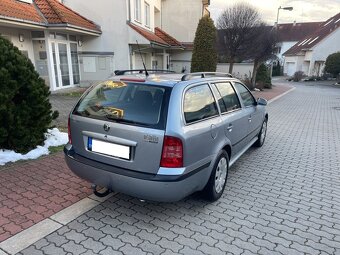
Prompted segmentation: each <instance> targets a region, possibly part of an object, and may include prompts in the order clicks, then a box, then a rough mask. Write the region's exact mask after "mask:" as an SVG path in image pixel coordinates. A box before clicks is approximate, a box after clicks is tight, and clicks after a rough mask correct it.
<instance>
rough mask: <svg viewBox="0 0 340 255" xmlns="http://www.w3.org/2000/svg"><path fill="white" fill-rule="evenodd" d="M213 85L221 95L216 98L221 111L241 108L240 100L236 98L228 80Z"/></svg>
mask: <svg viewBox="0 0 340 255" xmlns="http://www.w3.org/2000/svg"><path fill="white" fill-rule="evenodd" d="M215 86H216V88H217V91H218V93H219V95H220V96H221V98H220V99H219V100H218V104H219V106H220V108H221V112H230V111H233V110H236V109H239V108H241V105H240V101H239V100H238V97H237V95H236V93H235V90H234V88H233V87H232V86H231V84H230V83H229V82H225V83H216V84H215Z"/></svg>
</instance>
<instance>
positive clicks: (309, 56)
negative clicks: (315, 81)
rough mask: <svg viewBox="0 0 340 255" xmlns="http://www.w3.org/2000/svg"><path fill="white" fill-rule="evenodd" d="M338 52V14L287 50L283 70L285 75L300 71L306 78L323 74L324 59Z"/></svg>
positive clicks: (339, 30) (339, 44)
mask: <svg viewBox="0 0 340 255" xmlns="http://www.w3.org/2000/svg"><path fill="white" fill-rule="evenodd" d="M338 51H340V13H338V14H337V15H335V16H334V17H332V18H330V19H328V20H327V21H326V22H324V23H323V24H321V26H320V27H319V28H318V29H317V30H315V31H314V32H313V33H311V34H310V35H308V36H306V37H304V38H303V39H301V40H300V41H299V42H297V43H296V44H295V45H294V46H293V47H291V48H290V49H289V50H287V51H286V52H285V53H284V54H283V55H284V56H285V61H284V70H285V74H286V75H290V76H291V75H293V74H294V73H295V72H296V71H302V72H304V74H306V75H308V76H320V75H322V74H323V69H324V65H325V61H326V58H327V57H328V56H329V55H330V54H332V53H335V52H338Z"/></svg>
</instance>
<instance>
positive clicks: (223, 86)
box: [213, 82, 248, 157]
mask: <svg viewBox="0 0 340 255" xmlns="http://www.w3.org/2000/svg"><path fill="white" fill-rule="evenodd" d="M213 88H214V92H215V94H216V97H217V100H218V105H219V107H220V110H221V118H222V123H223V126H224V134H225V136H226V137H227V138H228V139H229V141H230V142H231V145H232V155H231V156H232V157H233V155H236V154H237V153H238V152H239V151H240V150H241V149H242V148H243V147H244V146H245V142H246V141H245V138H246V136H247V134H248V113H247V111H244V110H243V109H242V106H241V103H240V100H239V98H238V96H237V94H236V92H235V89H234V88H233V86H232V85H231V83H230V82H217V83H215V84H213Z"/></svg>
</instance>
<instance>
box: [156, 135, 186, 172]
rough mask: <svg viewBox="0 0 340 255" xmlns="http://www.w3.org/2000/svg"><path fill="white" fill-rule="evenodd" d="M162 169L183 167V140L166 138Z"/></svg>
mask: <svg viewBox="0 0 340 255" xmlns="http://www.w3.org/2000/svg"><path fill="white" fill-rule="evenodd" d="M160 166H161V167H169V168H174V167H183V144H182V141H181V139H179V138H177V137H172V136H165V137H164V142H163V151H162V158H161V163H160Z"/></svg>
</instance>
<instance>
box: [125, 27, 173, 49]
mask: <svg viewBox="0 0 340 255" xmlns="http://www.w3.org/2000/svg"><path fill="white" fill-rule="evenodd" d="M129 26H130V27H131V28H132V29H133V30H135V31H136V32H137V33H139V34H140V35H141V36H143V37H144V38H145V39H147V40H148V41H150V42H155V43H159V44H163V45H165V46H168V44H167V43H166V42H165V41H164V40H163V39H162V38H160V37H158V36H157V35H155V34H154V33H152V32H151V31H149V30H146V29H144V28H141V27H139V26H136V25H134V24H132V23H129Z"/></svg>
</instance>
